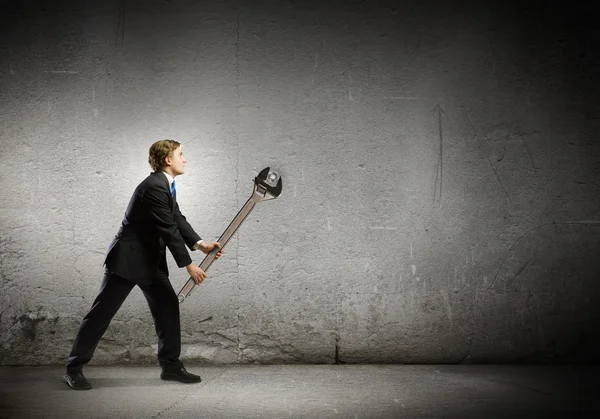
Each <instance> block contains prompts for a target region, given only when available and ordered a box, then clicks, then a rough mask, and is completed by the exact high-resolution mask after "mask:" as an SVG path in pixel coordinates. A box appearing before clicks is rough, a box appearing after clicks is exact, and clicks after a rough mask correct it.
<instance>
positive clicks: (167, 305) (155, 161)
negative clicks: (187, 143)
mask: <svg viewBox="0 0 600 419" xmlns="http://www.w3.org/2000/svg"><path fill="white" fill-rule="evenodd" d="M148 162H149V163H150V166H151V167H152V169H153V170H154V172H153V173H151V174H150V176H148V177H147V178H146V179H145V180H144V181H142V183H140V184H139V185H138V187H137V188H136V189H135V192H134V193H133V196H132V197H131V200H130V202H129V206H128V207H127V210H126V211H125V216H124V218H123V222H122V225H121V228H120V229H119V232H118V233H117V235H116V236H115V239H114V240H113V242H112V243H111V244H110V246H109V248H108V252H107V254H106V259H105V261H104V263H105V267H106V268H105V272H104V279H103V281H102V285H101V287H100V292H99V293H98V296H97V297H96V300H95V301H94V303H93V304H92V308H91V309H90V311H89V312H88V314H87V315H86V316H85V317H84V319H83V322H82V323H81V326H80V328H79V332H78V333H77V337H76V338H75V342H74V344H73V348H72V350H71V354H70V356H69V358H68V360H67V371H66V374H65V375H64V376H63V381H64V382H65V383H67V384H68V385H69V386H70V387H71V388H73V389H75V390H89V389H91V388H92V386H91V384H90V383H89V381H87V379H86V378H85V376H84V375H83V366H84V365H85V364H87V363H88V362H89V361H90V360H91V359H92V356H93V354H94V351H95V349H96V346H97V345H98V343H99V341H100V339H101V338H102V335H103V334H104V332H105V331H106V329H107V328H108V325H109V323H110V321H111V319H112V318H113V316H114V315H115V314H116V312H117V311H118V310H119V308H120V307H121V304H122V303H123V301H124V300H125V298H126V297H127V295H129V292H130V291H131V290H132V288H133V287H134V286H135V285H137V286H139V287H140V288H141V290H142V292H143V293H144V296H145V297H146V300H147V301H148V305H149V306H150V311H151V313H152V317H153V318H154V326H155V328H156V334H157V335H158V361H159V363H160V366H161V368H162V372H161V375H160V377H161V378H162V379H163V380H172V381H180V382H184V383H197V382H200V377H199V376H197V375H194V374H191V373H189V372H187V371H186V370H185V368H184V367H183V364H182V363H181V361H180V360H179V355H180V352H181V330H180V320H179V301H178V300H177V295H176V294H175V291H174V290H173V287H172V286H171V283H170V282H169V272H168V269H167V259H166V248H167V247H168V248H169V251H170V252H171V254H172V255H173V258H174V259H175V262H176V263H177V266H178V267H180V268H182V267H185V268H186V269H187V271H188V273H189V275H190V277H192V278H194V280H195V281H196V283H197V284H200V283H202V281H203V280H204V279H205V278H206V274H205V273H204V271H203V270H202V269H200V267H198V266H197V265H194V264H192V259H191V258H190V255H189V254H188V251H187V249H186V248H185V247H186V245H187V246H188V247H189V248H190V249H191V250H197V249H199V250H201V251H202V252H204V253H209V252H210V251H212V250H213V249H214V248H215V247H218V248H220V247H221V245H220V244H219V243H217V242H212V243H210V244H207V243H205V242H204V241H202V239H201V238H200V236H199V235H198V234H196V232H195V231H194V229H193V228H192V226H190V224H189V223H188V222H187V221H186V219H185V217H184V216H183V214H181V211H179V205H178V204H177V199H176V198H177V194H176V192H175V177H176V176H178V175H181V174H183V172H184V169H185V163H186V160H185V158H184V157H183V153H182V151H181V144H180V143H179V142H177V141H174V140H162V141H157V142H156V143H154V144H152V146H151V147H150V151H149V158H148ZM221 253H222V252H219V253H218V254H217V256H216V257H217V258H219V257H220V256H221Z"/></svg>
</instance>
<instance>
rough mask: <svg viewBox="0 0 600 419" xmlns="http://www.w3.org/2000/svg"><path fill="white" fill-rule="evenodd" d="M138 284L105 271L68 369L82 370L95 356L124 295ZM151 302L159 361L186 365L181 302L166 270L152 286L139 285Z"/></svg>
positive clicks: (175, 366) (167, 365)
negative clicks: (182, 342)
mask: <svg viewBox="0 0 600 419" xmlns="http://www.w3.org/2000/svg"><path fill="white" fill-rule="evenodd" d="M135 285H136V284H135V283H133V282H131V281H128V280H127V279H124V278H121V277H120V276H117V275H114V274H112V273H110V272H105V273H104V279H103V280H102V285H101V287H100V292H99V293H98V296H97V297H96V300H95V301H94V303H93V304H92V308H91V309H90V311H89V312H88V313H87V314H86V316H85V317H84V318H83V321H82V322H81V326H80V328H79V332H78V333H77V337H76V338H75V343H74V344H73V348H72V350H71V354H70V355H69V358H68V359H67V372H68V373H77V372H81V371H82V370H83V366H84V365H85V364H87V363H88V362H89V361H90V360H91V359H92V356H93V355H94V351H95V350H96V347H97V346H98V343H99V342H100V339H101V338H102V336H103V335H104V332H106V329H107V328H108V325H109V324H110V321H111V320H112V318H113V316H114V315H115V314H116V313H117V311H118V310H119V308H120V307H121V305H122V304H123V301H125V298H127V296H128V295H129V293H130V292H131V290H132V289H133V287H134V286H135ZM137 285H138V286H139V287H140V288H141V290H142V292H143V293H144V295H145V296H146V300H147V301H148V305H149V306H150V311H151V313H152V317H153V318H154V327H155V329H156V334H157V335H158V361H159V362H160V366H161V367H162V368H163V370H166V371H174V370H179V369H180V368H181V367H182V366H183V364H182V363H181V361H180V360H179V355H180V353H181V329H180V323H179V301H178V300H177V295H176V294H175V291H174V290H173V287H172V286H171V283H170V282H169V277H168V275H167V274H166V273H159V274H158V275H157V277H156V278H154V280H153V281H152V283H151V284H150V285H140V284H137Z"/></svg>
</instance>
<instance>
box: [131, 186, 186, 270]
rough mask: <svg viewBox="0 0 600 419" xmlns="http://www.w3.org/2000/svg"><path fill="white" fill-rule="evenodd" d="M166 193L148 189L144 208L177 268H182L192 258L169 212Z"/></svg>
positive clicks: (153, 188)
mask: <svg viewBox="0 0 600 419" xmlns="http://www.w3.org/2000/svg"><path fill="white" fill-rule="evenodd" d="M167 193H168V192H167ZM167 193H165V190H162V189H161V188H158V187H152V188H149V189H148V190H146V192H145V193H144V198H143V202H144V207H145V208H146V210H147V212H148V214H149V216H150V218H151V220H152V221H153V222H154V224H155V226H156V229H157V230H158V234H159V235H160V237H161V238H162V239H163V241H164V242H165V244H166V246H167V247H168V248H169V250H170V251H171V254H172V255H173V258H174V259H175V262H176V263H177V266H178V267H180V268H183V267H184V266H186V265H189V264H190V263H192V258H191V257H190V255H189V253H188V252H187V249H186V248H185V245H186V243H185V241H184V239H183V236H182V234H181V231H180V230H179V226H178V223H177V222H176V221H175V216H174V214H173V213H172V212H171V208H170V206H169V198H168V195H167ZM188 225H189V224H188ZM190 229H191V227H190ZM192 231H193V230H192Z"/></svg>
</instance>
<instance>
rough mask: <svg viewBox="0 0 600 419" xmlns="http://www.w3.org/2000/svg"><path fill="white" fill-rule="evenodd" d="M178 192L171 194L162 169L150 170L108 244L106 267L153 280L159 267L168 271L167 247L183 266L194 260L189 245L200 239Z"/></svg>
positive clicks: (137, 278) (136, 279)
mask: <svg viewBox="0 0 600 419" xmlns="http://www.w3.org/2000/svg"><path fill="white" fill-rule="evenodd" d="M176 198H177V195H175V196H174V197H171V193H170V190H169V181H168V180H167V177H166V176H165V175H164V173H162V172H154V173H151V174H150V176H148V177H147V178H146V179H144V181H143V182H142V183H140V184H139V185H138V187H137V188H136V189H135V192H134V193H133V196H132V197H131V200H130V201H129V205H128V206H127V210H126V211H125V216H124V218H123V222H122V224H121V228H120V229H119V232H118V233H117V235H116V236H115V239H114V240H113V241H112V243H111V244H110V246H109V247H108V252H107V254H106V259H105V261H104V263H105V264H106V269H108V270H109V271H110V272H113V273H114V274H116V275H118V276H121V277H123V278H126V279H129V280H131V281H133V282H136V283H139V284H150V283H151V282H152V279H153V278H155V277H156V274H157V273H158V271H159V270H160V271H163V272H165V273H168V270H167V259H166V252H165V249H166V247H168V248H169V250H170V251H171V254H172V255H173V258H174V259H175V262H176V263H177V266H179V267H180V268H182V267H184V266H186V265H188V264H190V263H192V259H191V257H190V255H189V253H188V251H187V249H186V245H187V246H188V247H189V248H190V249H192V246H193V245H194V244H196V242H198V240H200V236H199V235H198V234H196V232H195V231H194V229H193V228H192V226H190V224H189V223H188V222H187V221H186V219H185V217H184V216H183V214H181V211H179V205H177V200H176Z"/></svg>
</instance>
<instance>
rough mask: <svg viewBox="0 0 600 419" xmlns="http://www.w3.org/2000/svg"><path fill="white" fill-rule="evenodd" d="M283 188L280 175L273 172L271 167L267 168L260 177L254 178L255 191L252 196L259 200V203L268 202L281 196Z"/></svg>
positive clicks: (261, 172)
mask: <svg viewBox="0 0 600 419" xmlns="http://www.w3.org/2000/svg"><path fill="white" fill-rule="evenodd" d="M282 188H283V182H282V180H281V177H280V176H279V173H277V172H276V171H275V170H271V168H270V167H265V168H264V169H263V170H261V171H260V173H259V174H258V176H256V177H255V178H254V191H253V192H252V195H253V196H257V198H259V199H258V202H260V201H268V200H270V199H275V198H277V197H278V196H279V195H281V189H282Z"/></svg>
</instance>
